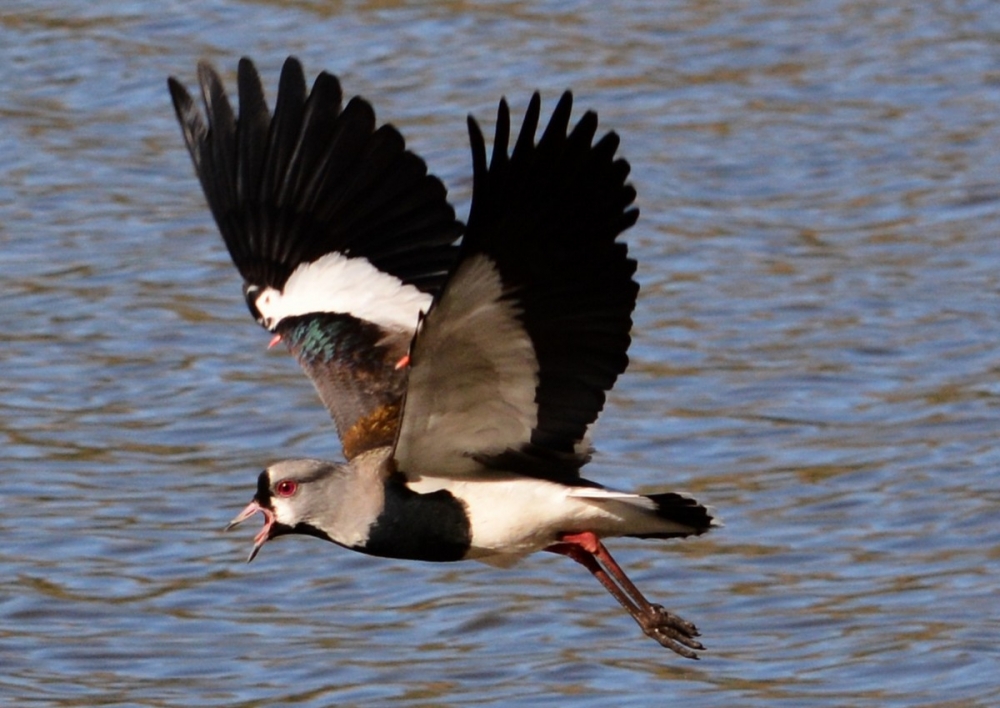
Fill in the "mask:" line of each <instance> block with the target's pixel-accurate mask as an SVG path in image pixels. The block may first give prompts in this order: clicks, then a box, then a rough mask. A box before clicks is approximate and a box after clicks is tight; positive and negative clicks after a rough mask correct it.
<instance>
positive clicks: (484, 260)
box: [395, 92, 638, 481]
mask: <svg viewBox="0 0 1000 708" xmlns="http://www.w3.org/2000/svg"><path fill="white" fill-rule="evenodd" d="M571 109H572V95H571V94H570V93H568V92H567V93H565V94H564V95H563V96H562V99H561V100H560V101H559V104H558V105H557V106H556V109H555V111H554V113H553V115H552V118H551V120H550V121H549V124H548V127H547V128H546V129H545V131H544V133H543V134H542V137H541V139H540V140H539V141H538V143H537V144H535V141H534V136H535V131H536V128H537V125H538V118H539V111H540V100H539V97H538V95H537V94H535V96H534V97H533V98H532V100H531V103H530V104H529V107H528V111H527V114H526V116H525V119H524V123H523V126H522V128H521V132H520V134H519V137H518V139H517V142H516V144H515V146H514V150H513V153H512V154H511V155H509V156H508V153H507V149H508V138H509V132H510V116H509V111H508V109H507V105H506V103H505V102H501V104H500V109H499V114H498V118H497V128H496V137H495V138H494V146H493V156H492V158H491V160H490V164H489V167H487V164H486V148H485V144H484V140H483V137H482V133H481V132H480V130H479V128H478V126H477V124H476V122H475V121H474V120H473V119H472V118H470V119H469V133H470V136H471V140H472V157H473V169H474V182H473V197H472V210H471V213H470V217H469V223H468V227H467V230H466V235H465V237H464V239H463V242H462V247H461V253H460V259H459V263H458V265H457V266H456V268H455V270H454V272H453V273H452V275H451V276H450V278H449V280H448V282H447V284H446V285H445V287H444V289H443V290H442V292H441V293H440V295H439V296H438V298H437V299H436V301H435V303H434V306H433V307H432V308H431V310H430V312H429V313H428V314H427V316H426V317H425V318H424V320H423V322H422V323H421V326H420V328H419V330H418V332H417V335H416V337H415V339H414V342H413V345H412V350H411V371H410V380H409V384H408V388H407V394H406V399H405V405H404V412H403V417H402V420H401V423H400V431H399V438H398V439H397V442H396V450H395V457H396V461H397V465H398V467H399V469H401V470H403V471H404V472H406V473H407V474H408V475H411V476H414V477H415V476H420V475H431V476H441V475H461V474H475V473H477V472H481V471H482V470H483V469H484V468H491V467H496V468H502V469H505V470H508V471H515V472H519V473H522V474H525V475H529V476H534V477H543V478H550V479H559V480H562V481H568V480H574V479H576V478H578V476H579V468H580V467H581V466H582V465H583V464H584V463H585V462H586V461H587V459H588V453H587V451H586V449H584V448H585V444H584V439H585V435H586V432H587V428H588V426H589V425H590V424H591V423H593V422H594V421H595V420H596V419H597V416H598V414H599V413H600V411H601V408H602V407H603V405H604V401H605V394H606V392H607V391H608V390H610V388H611V387H612V386H613V385H614V382H615V380H616V379H617V377H618V375H619V374H621V373H622V372H623V371H624V370H625V368H626V366H627V365H628V356H627V354H626V351H627V350H628V346H629V344H630V341H631V340H630V337H629V331H630V330H631V327H632V320H631V313H632V310H633V308H634V306H635V300H636V295H637V293H638V285H637V284H636V283H635V282H634V281H633V280H632V276H633V274H634V272H635V266H636V264H635V261H634V260H632V259H630V258H629V257H628V252H627V247H626V246H625V244H624V243H619V242H618V241H617V240H616V239H617V237H618V235H619V234H621V233H622V232H623V231H624V230H626V229H627V228H629V227H630V226H632V225H633V224H634V223H635V220H636V219H637V218H638V211H637V210H636V209H634V208H630V205H631V204H632V202H633V201H634V199H635V190H634V189H632V187H631V186H629V185H627V184H626V183H625V179H626V177H627V176H628V173H629V165H628V163H627V162H625V161H624V160H622V159H615V152H616V150H617V148H618V137H617V136H616V135H615V134H614V133H608V134H606V135H604V136H603V137H602V138H601V139H599V140H598V141H597V142H596V143H595V142H594V136H595V134H596V131H597V116H596V115H595V114H594V113H592V112H589V113H587V114H585V115H584V116H583V118H581V119H580V121H579V122H578V123H577V124H576V126H575V127H574V128H573V129H572V130H571V131H570V130H569V118H570V112H571Z"/></svg>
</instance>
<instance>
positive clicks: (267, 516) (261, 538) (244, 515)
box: [226, 499, 274, 563]
mask: <svg viewBox="0 0 1000 708" xmlns="http://www.w3.org/2000/svg"><path fill="white" fill-rule="evenodd" d="M258 511H259V512H260V513H262V514H263V515H264V528H262V529H261V530H260V531H259V532H258V534H257V535H256V536H254V537H253V550H252V551H250V557H249V558H247V563H249V562H250V561H252V560H253V559H254V558H256V557H257V552H258V551H259V550H260V549H261V546H263V545H264V544H265V543H267V542H268V540H269V539H270V538H271V528H272V527H273V526H274V512H273V511H271V510H270V509H267V508H265V507H263V506H261V505H260V504H258V503H257V500H256V499H254V500H253V501H252V502H250V503H249V504H247V505H246V507H245V508H244V509H243V511H241V512H240V513H239V514H237V515H236V518H234V519H233V520H232V521H230V522H229V525H227V526H226V531H228V530H229V529H231V528H233V527H234V526H237V525H238V524H242V523H243V522H244V521H246V520H247V519H249V518H250V517H251V516H253V515H254V514H256V513H257V512H258Z"/></svg>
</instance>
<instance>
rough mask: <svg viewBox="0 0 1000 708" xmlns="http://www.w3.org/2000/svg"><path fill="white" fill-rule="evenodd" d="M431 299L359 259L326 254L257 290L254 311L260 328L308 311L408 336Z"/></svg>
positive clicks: (270, 326) (273, 325)
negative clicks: (274, 285) (276, 286)
mask: <svg viewBox="0 0 1000 708" xmlns="http://www.w3.org/2000/svg"><path fill="white" fill-rule="evenodd" d="M431 300H432V298H431V296H430V295H429V294H427V293H425V292H421V291H420V290H419V289H418V288H416V287H414V286H413V285H407V284H405V283H403V281H401V280H400V279H399V278H397V277H395V276H393V275H390V274H388V273H384V272H382V271H380V270H379V269H378V268H376V267H375V266H373V265H372V264H371V263H369V262H368V261H367V260H366V259H364V258H349V257H348V256H345V255H344V254H342V253H336V252H334V253H328V254H326V255H325V256H323V257H322V258H319V259H317V260H315V261H313V262H312V263H303V264H301V265H300V266H299V267H298V268H296V269H295V270H294V271H293V272H292V274H291V276H289V278H288V280H287V281H286V282H285V287H284V288H283V289H282V290H280V291H278V290H275V289H274V288H267V289H265V290H262V291H261V293H260V295H259V296H258V297H257V300H256V304H257V309H258V310H259V311H260V314H261V316H262V318H263V321H264V326H265V327H267V328H268V329H273V328H274V327H275V326H276V325H277V324H278V323H279V322H281V320H283V319H284V318H286V317H293V316H296V315H307V314H309V313H312V312H339V313H343V314H348V315H353V316H354V317H357V318H358V319H360V320H366V321H368V322H374V323H375V324H378V325H381V326H382V327H385V328H388V329H395V330H402V331H409V332H412V331H413V330H414V329H415V328H416V326H417V320H418V319H419V317H420V313H421V312H424V311H426V310H427V308H429V307H430V305H431Z"/></svg>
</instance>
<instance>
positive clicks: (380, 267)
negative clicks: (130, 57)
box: [168, 58, 462, 456]
mask: <svg viewBox="0 0 1000 708" xmlns="http://www.w3.org/2000/svg"><path fill="white" fill-rule="evenodd" d="M198 80H199V84H200V86H201V93H202V98H203V102H204V108H205V116H206V117H207V122H206V119H203V117H202V114H201V112H200V111H199V110H198V108H197V107H196V105H195V102H194V101H193V100H192V98H191V96H190V95H189V94H188V92H187V91H186V90H185V89H184V87H183V86H182V85H181V84H180V83H179V82H178V81H177V80H176V79H173V78H171V79H169V81H168V85H169V88H170V93H171V96H172V98H173V103H174V108H175V110H176V112H177V117H178V120H179V121H180V124H181V127H182V130H183V133H184V138H185V141H186V143H187V147H188V150H189V151H190V153H191V158H192V160H193V162H194V166H195V171H196V172H197V174H198V178H199V180H200V181H201V185H202V188H203V189H204V192H205V196H206V198H207V200H208V204H209V207H210V209H211V211H212V214H213V216H214V217H215V220H216V223H217V224H218V226H219V230H220V231H221V233H222V237H223V240H224V241H225V243H226V247H227V248H228V250H229V254H230V256H231V257H232V259H233V262H234V263H235V265H236V267H237V268H238V269H239V271H240V274H241V275H242V276H243V278H244V291H245V293H246V296H247V301H248V304H249V305H250V307H251V311H252V312H253V313H254V315H255V316H256V317H257V318H258V320H259V321H261V322H262V323H263V324H265V326H267V327H268V328H269V329H271V330H272V331H274V332H277V333H278V334H280V335H281V336H282V338H283V339H284V340H285V341H286V343H287V344H288V345H289V347H290V348H291V350H292V352H293V353H294V354H295V355H296V356H297V357H298V359H299V362H300V363H301V364H302V366H303V368H304V370H305V371H306V373H307V374H308V375H309V377H310V378H311V379H312V381H313V383H314V384H315V386H316V388H317V390H318V392H319V394H320V396H321V398H322V400H323V402H324V403H325V404H326V406H327V408H328V409H329V410H330V413H331V415H332V416H333V418H334V420H335V422H336V424H337V428H338V432H339V433H340V436H341V440H342V441H343V442H344V445H345V452H346V453H347V454H348V455H349V456H351V455H353V454H357V453H358V452H360V451H363V450H364V449H368V448H369V447H372V446H376V445H380V444H387V443H388V442H391V441H392V439H393V437H394V435H395V427H396V426H395V417H396V415H397V413H398V406H399V401H400V399H401V396H402V393H403V389H404V387H405V381H406V378H405V372H404V371H401V370H399V369H398V368H397V367H396V366H395V365H396V363H397V362H398V361H399V359H400V357H401V356H403V355H404V354H405V352H406V348H407V346H408V344H409V341H410V338H411V337H412V334H413V331H414V329H415V327H416V324H417V313H418V312H419V302H420V300H419V297H420V296H423V297H425V298H426V301H427V303H428V304H429V303H430V300H431V297H432V296H433V295H434V294H435V293H437V292H438V290H439V289H440V287H441V285H442V284H443V282H444V280H445V278H446V275H447V273H448V271H449V269H450V268H451V267H452V265H453V263H454V261H455V257H456V254H457V247H456V246H455V241H456V240H457V238H458V237H459V236H460V235H461V232H462V225H461V223H460V222H458V221H456V220H455V214H454V210H453V209H452V207H451V206H450V205H449V204H448V203H447V200H446V191H445V188H444V186H443V185H442V183H441V181H440V180H438V179H437V178H436V177H434V176H431V175H428V174H427V167H426V165H425V163H424V162H423V160H422V159H420V158H419V157H418V156H417V155H415V154H413V153H412V152H409V151H407V150H406V148H405V143H404V141H403V138H402V136H401V135H400V134H399V132H398V131H397V130H396V129H395V128H393V127H392V126H390V125H383V126H381V127H378V128H376V123H375V114H374V111H373V110H372V107H371V106H370V105H369V104H368V103H367V102H366V101H364V100H363V99H361V98H354V99H351V100H350V101H349V102H348V103H347V105H346V106H345V107H343V108H342V100H343V94H342V91H341V87H340V82H339V81H338V80H337V78H336V77H335V76H333V75H331V74H328V73H325V72H324V73H322V74H320V75H319V77H318V78H317V79H316V82H315V83H314V85H313V88H312V91H311V92H309V93H307V89H306V83H305V78H304V75H303V72H302V67H301V65H300V64H299V62H298V61H297V60H295V59H294V58H290V59H288V60H287V61H286V62H285V65H284V68H283V69H282V73H281V79H280V83H279V89H278V98H277V103H276V105H275V109H274V114H273V116H272V115H271V113H270V111H269V109H268V106H267V103H266V101H265V99H264V92H263V88H262V87H261V82H260V77H259V75H258V74H257V71H256V69H255V68H254V66H253V64H252V63H251V62H250V61H249V60H248V59H242V60H240V63H239V71H238V83H239V97H240V108H239V110H240V112H239V116H238V117H237V116H236V115H235V114H234V111H233V109H232V107H231V105H230V103H229V100H228V98H227V96H226V93H225V89H224V87H223V84H222V81H221V80H220V78H219V76H218V74H216V72H215V71H214V70H213V69H212V68H211V67H210V66H208V65H207V64H205V63H201V64H199V66H198ZM331 263H332V264H333V265H336V266H337V267H341V270H337V269H335V268H332V267H329V264H331ZM345 265H346V266H347V268H348V273H349V274H350V273H353V275H352V276H351V277H345V278H343V283H342V284H338V283H331V282H330V281H332V280H335V279H336V278H338V277H339V275H338V274H339V273H341V271H342V270H343V268H342V266H345ZM310 266H316V269H315V270H314V272H313V275H314V276H315V277H311V278H303V277H299V278H298V280H297V281H296V282H297V283H298V285H297V287H298V289H299V291H301V290H303V289H305V290H306V292H296V293H295V299H294V301H293V302H292V303H291V304H289V305H287V306H286V308H285V310H284V311H282V312H281V313H280V316H275V317H274V318H271V317H265V315H264V314H262V308H263V306H264V303H263V301H262V300H259V299H258V298H259V297H260V296H261V294H262V293H271V292H273V293H274V296H275V297H276V298H279V297H281V296H283V295H284V296H289V297H290V295H291V294H290V293H286V292H284V291H285V288H286V284H287V285H289V287H291V281H293V280H295V279H296V278H295V276H296V275H299V276H301V275H302V274H303V273H307V272H308V270H307V269H308V268H309V267H310ZM320 266H322V268H320ZM366 269H367V270H366ZM359 272H360V273H361V276H358V273H359ZM369 277H371V278H375V280H376V281H377V282H378V283H381V284H382V285H383V286H384V287H383V288H382V289H381V290H377V291H369V290H368V289H367V288H366V287H365V285H366V281H365V278H369ZM338 287H340V290H339V291H338V289H337V288H338ZM310 289H312V292H310ZM360 290H365V292H359V291H360ZM372 292H377V293H378V295H377V297H378V298H381V299H382V300H383V301H384V302H375V303H368V304H367V305H366V307H367V309H363V310H361V311H360V312H361V314H359V312H358V311H357V310H355V309H354V308H353V307H352V306H351V303H350V298H351V297H353V296H355V295H361V296H363V297H367V298H368V299H369V300H370V299H372V297H374V296H373V295H372ZM397 295H398V296H400V297H404V296H405V297H408V298H409V300H408V301H407V302H408V308H409V309H406V310H405V312H404V315H398V316H396V317H395V318H394V319H392V320H391V321H381V320H380V319H379V317H378V314H379V313H380V312H381V311H382V310H384V309H386V308H389V309H392V308H393V307H396V304H395V303H393V302H392V299H393V298H394V297H397ZM345 298H346V300H345ZM413 303H416V304H413ZM296 307H297V308H298V309H295V308H296ZM289 308H291V309H289ZM380 308H381V309H380ZM397 309H398V308H397ZM406 313H409V314H406ZM373 421H378V422H377V424H376V423H374V422H373ZM387 426H388V427H387ZM349 441H353V442H351V443H350V444H349Z"/></svg>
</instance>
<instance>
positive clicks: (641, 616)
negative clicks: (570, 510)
mask: <svg viewBox="0 0 1000 708" xmlns="http://www.w3.org/2000/svg"><path fill="white" fill-rule="evenodd" d="M545 550H546V551H551V552H552V553H559V554H561V555H564V556H569V557H570V558H572V559H573V560H575V561H576V562H577V563H579V564H580V565H582V566H583V567H584V568H586V569H587V570H589V571H590V572H591V573H592V574H593V575H594V577H595V578H597V579H598V580H599V581H600V583H601V585H603V586H604V587H605V589H606V590H607V591H608V592H609V593H611V596H612V597H614V598H615V599H616V600H617V601H618V603H619V604H620V605H621V606H622V607H624V608H625V610H626V611H627V612H628V613H629V614H630V615H632V618H633V619H635V621H636V622H637V623H638V624H639V626H640V627H641V628H642V631H643V632H645V633H646V634H647V635H648V636H650V637H652V638H653V639H655V640H656V641H657V642H659V643H660V644H661V645H662V646H664V647H666V648H667V649H671V650H672V651H675V652H677V653H678V654H680V655H681V656H684V657H687V658H689V659H697V658H698V655H697V654H696V653H695V652H694V651H692V650H695V649H704V648H705V647H704V646H702V644H701V642H699V641H697V640H696V639H695V637H697V636H698V628H697V627H695V626H694V625H693V624H692V623H690V622H688V621H687V620H684V619H681V618H680V617H678V616H677V615H672V614H670V613H669V612H667V611H666V610H665V609H663V607H662V606H661V605H656V604H653V603H651V602H650V601H649V600H647V599H646V597H645V596H644V595H643V594H642V593H641V592H639V589H638V588H637V587H636V586H635V584H634V583H633V582H632V581H631V580H630V579H629V577H628V576H627V575H625V571H624V570H622V568H621V566H620V565H618V563H617V562H616V561H615V559H614V558H612V557H611V554H610V553H608V549H607V548H605V547H604V544H603V543H601V541H600V539H599V538H597V536H596V535H595V534H593V533H590V532H589V531H584V532H582V533H573V534H563V535H562V536H561V537H560V539H559V543H555V544H553V545H551V546H549V547H548V548H546V549H545Z"/></svg>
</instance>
